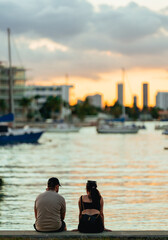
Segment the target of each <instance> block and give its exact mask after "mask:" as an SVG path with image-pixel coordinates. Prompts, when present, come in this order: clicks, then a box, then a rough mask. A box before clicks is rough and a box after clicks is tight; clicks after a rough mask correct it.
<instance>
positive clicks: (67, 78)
mask: <svg viewBox="0 0 168 240" xmlns="http://www.w3.org/2000/svg"><path fill="white" fill-rule="evenodd" d="M65 80H66V81H65V85H68V82H69V75H68V74H67V73H66V74H65Z"/></svg>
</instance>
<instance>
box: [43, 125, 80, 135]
mask: <svg viewBox="0 0 168 240" xmlns="http://www.w3.org/2000/svg"><path fill="white" fill-rule="evenodd" d="M79 130H80V127H77V126H75V125H73V124H69V123H56V124H52V125H51V126H49V127H48V128H47V129H46V132H53V133H77V132H79Z"/></svg>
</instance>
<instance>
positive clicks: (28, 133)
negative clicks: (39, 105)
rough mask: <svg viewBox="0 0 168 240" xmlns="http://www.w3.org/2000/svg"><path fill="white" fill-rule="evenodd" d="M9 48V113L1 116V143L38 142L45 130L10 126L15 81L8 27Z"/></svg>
mask: <svg viewBox="0 0 168 240" xmlns="http://www.w3.org/2000/svg"><path fill="white" fill-rule="evenodd" d="M8 48H9V114H6V115H4V116H2V117H0V145H7V144H12V145H13V144H20V143H37V142H38V140H39V138H40V137H41V135H42V134H43V130H41V129H35V128H28V127H24V128H21V129H14V128H13V127H12V128H10V127H9V124H10V125H12V123H13V122H14V99H13V81H12V64H11V52H10V29H8Z"/></svg>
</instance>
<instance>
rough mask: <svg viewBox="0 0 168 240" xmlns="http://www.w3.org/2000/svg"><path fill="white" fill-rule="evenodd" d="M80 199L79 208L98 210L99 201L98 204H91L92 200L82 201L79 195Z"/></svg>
mask: <svg viewBox="0 0 168 240" xmlns="http://www.w3.org/2000/svg"><path fill="white" fill-rule="evenodd" d="M80 201H81V210H82V211H83V210H85V209H97V210H99V211H100V203H99V204H93V202H83V201H82V196H81V197H80ZM96 205H97V206H96Z"/></svg>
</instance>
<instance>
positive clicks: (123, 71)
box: [122, 68, 125, 118]
mask: <svg viewBox="0 0 168 240" xmlns="http://www.w3.org/2000/svg"><path fill="white" fill-rule="evenodd" d="M122 83H123V104H122V114H123V117H124V118H125V101H124V100H125V68H122Z"/></svg>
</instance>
